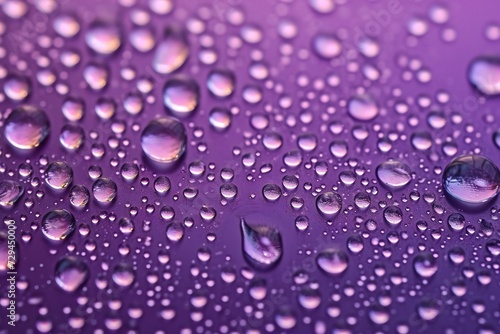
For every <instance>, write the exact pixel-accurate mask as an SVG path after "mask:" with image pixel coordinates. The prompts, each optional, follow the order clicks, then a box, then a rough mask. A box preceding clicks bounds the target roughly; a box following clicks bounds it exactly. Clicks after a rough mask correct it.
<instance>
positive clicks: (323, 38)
mask: <svg viewBox="0 0 500 334" xmlns="http://www.w3.org/2000/svg"><path fill="white" fill-rule="evenodd" d="M313 49H314V51H315V52H316V54H317V55H318V56H319V57H321V58H323V59H332V58H335V57H338V56H339V55H340V53H341V52H342V44H340V41H339V40H338V38H337V37H336V36H335V35H333V34H327V33H319V34H317V35H316V36H315V37H314V40H313Z"/></svg>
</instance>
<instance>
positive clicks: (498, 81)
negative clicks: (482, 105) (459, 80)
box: [468, 57, 500, 95]
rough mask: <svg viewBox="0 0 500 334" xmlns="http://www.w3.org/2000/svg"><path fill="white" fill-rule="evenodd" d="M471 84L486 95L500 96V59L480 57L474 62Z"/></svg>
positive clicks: (470, 73)
mask: <svg viewBox="0 0 500 334" xmlns="http://www.w3.org/2000/svg"><path fill="white" fill-rule="evenodd" d="M468 78H469V82H470V83H471V84H472V85H473V86H474V87H476V88H477V89H478V90H479V91H480V92H481V93H483V94H485V95H498V94H500V58H499V57H478V58H476V59H474V60H473V61H472V63H471V64H470V66H469V73H468Z"/></svg>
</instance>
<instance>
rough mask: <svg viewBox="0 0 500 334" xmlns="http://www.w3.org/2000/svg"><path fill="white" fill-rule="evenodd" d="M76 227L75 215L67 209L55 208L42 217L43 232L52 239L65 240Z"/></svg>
mask: <svg viewBox="0 0 500 334" xmlns="http://www.w3.org/2000/svg"><path fill="white" fill-rule="evenodd" d="M74 229H75V217H73V215H72V214H71V213H69V212H68V211H66V210H53V211H50V212H48V213H47V214H46V215H45V216H43V218H42V232H43V234H44V235H45V236H46V237H47V238H48V239H51V240H56V241H60V240H64V239H66V237H67V236H68V235H70V234H71V232H73V230H74Z"/></svg>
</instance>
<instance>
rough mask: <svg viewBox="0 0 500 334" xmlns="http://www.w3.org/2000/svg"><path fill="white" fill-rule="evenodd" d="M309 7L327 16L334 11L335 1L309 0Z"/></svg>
mask: <svg viewBox="0 0 500 334" xmlns="http://www.w3.org/2000/svg"><path fill="white" fill-rule="evenodd" d="M309 5H310V6H311V8H312V9H314V10H315V11H317V12H318V13H320V14H328V13H331V12H332V11H333V10H334V9H335V0H309Z"/></svg>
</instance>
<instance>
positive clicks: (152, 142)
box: [141, 117, 187, 163]
mask: <svg viewBox="0 0 500 334" xmlns="http://www.w3.org/2000/svg"><path fill="white" fill-rule="evenodd" d="M186 141H187V136H186V129H185V128H184V125H183V124H182V123H181V122H179V121H178V120H177V119H175V118H172V117H162V118H158V119H155V120H153V121H151V122H150V123H149V124H148V125H147V126H146V128H145V129H144V131H143V132H142V136H141V146H142V150H143V151H144V153H145V154H146V155H147V156H148V157H149V158H150V159H152V160H154V161H157V162H163V163H168V162H174V161H177V160H178V159H179V158H180V157H181V156H182V155H183V154H184V151H185V150H186Z"/></svg>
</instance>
